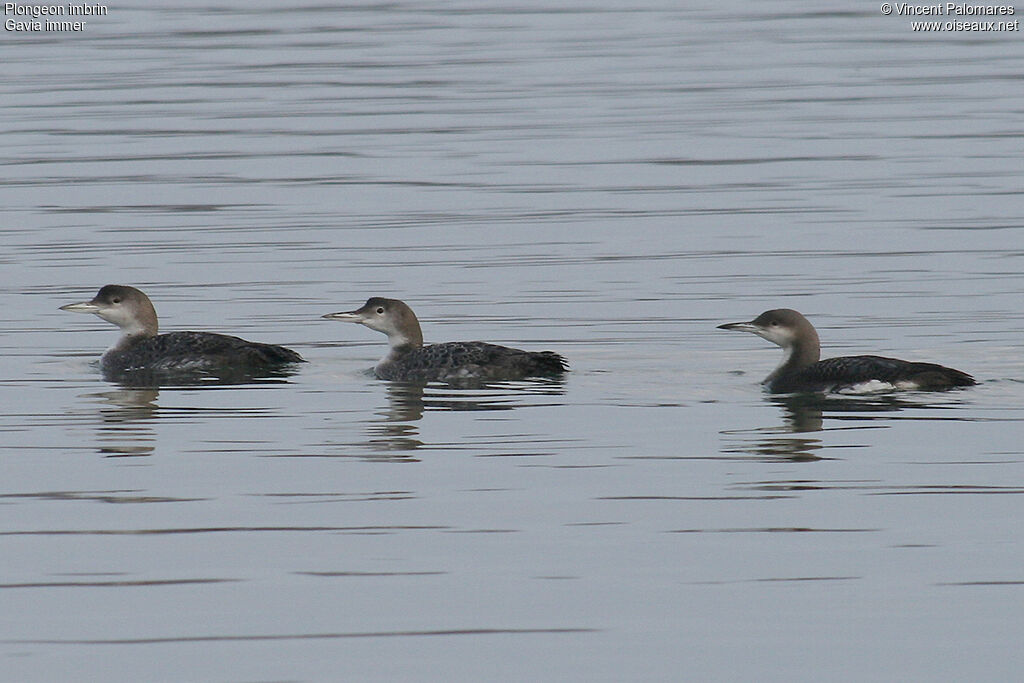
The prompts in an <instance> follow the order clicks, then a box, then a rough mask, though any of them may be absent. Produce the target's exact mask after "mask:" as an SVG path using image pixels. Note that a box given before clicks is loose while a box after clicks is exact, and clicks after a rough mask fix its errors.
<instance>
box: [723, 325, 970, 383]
mask: <svg viewBox="0 0 1024 683" xmlns="http://www.w3.org/2000/svg"><path fill="white" fill-rule="evenodd" d="M718 328H719V329H722V330H740V331H742V332H751V333H753V334H756V335H757V336H759V337H763V338H765V339H767V340H768V341H770V342H772V343H775V344H778V345H779V346H781V347H782V350H783V351H784V352H785V356H784V357H783V359H782V363H781V364H780V365H779V367H777V368H775V371H774V372H772V374H770V375H768V377H766V378H765V380H764V382H762V384H764V386H765V388H766V389H767V390H768V391H770V392H773V393H776V394H786V393H793V392H844V391H850V392H857V391H892V390H897V389H901V390H923V391H938V390H943V389H952V388H954V387H967V386H971V385H973V384H975V383H976V382H975V381H974V378H973V377H971V376H970V375H968V374H967V373H964V372H960V371H959V370H954V369H952V368H947V367H944V366H942V365H936V364H935V363H914V362H911V361H905V360H898V359H896V358H882V357H881V356H841V357H839V358H829V359H827V360H818V359H819V358H820V357H821V345H820V342H819V341H818V333H817V331H816V330H815V329H814V326H813V325H811V323H810V322H809V321H808V320H807V318H805V317H804V316H803V315H801V314H800V313H798V312H796V311H794V310H792V309H789V308H778V309H775V310H772V311H765V312H764V313H762V314H761V315H759V316H757V317H756V318H755V319H753V320H751V321H750V322H746V323H728V324H726V325H719V326H718Z"/></svg>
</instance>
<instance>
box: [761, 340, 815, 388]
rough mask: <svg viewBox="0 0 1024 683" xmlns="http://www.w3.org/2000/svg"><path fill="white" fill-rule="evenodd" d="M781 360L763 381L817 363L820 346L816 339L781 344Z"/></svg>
mask: <svg viewBox="0 0 1024 683" xmlns="http://www.w3.org/2000/svg"><path fill="white" fill-rule="evenodd" d="M782 351H783V357H782V362H781V363H779V366H778V367H777V368H775V370H773V371H772V374H770V375H768V377H766V378H765V380H764V381H765V382H771V381H773V380H776V379H778V378H779V377H782V376H784V375H788V374H791V373H794V372H797V371H799V370H803V369H804V368H806V367H807V366H808V365H813V364H814V363H817V362H818V360H820V358H821V347H820V346H819V345H818V343H817V340H814V342H811V341H810V340H808V341H799V340H798V341H795V342H793V343H792V344H790V345H789V346H783V347H782Z"/></svg>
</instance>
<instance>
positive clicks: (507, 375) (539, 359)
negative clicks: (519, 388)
mask: <svg viewBox="0 0 1024 683" xmlns="http://www.w3.org/2000/svg"><path fill="white" fill-rule="evenodd" d="M568 369H569V365H568V363H567V361H566V360H565V358H563V357H562V356H560V355H558V354H557V353H555V352H553V351H522V350H520V349H512V348H509V347H507V346H498V345H497V344H487V343H485V342H445V343H442V344H430V345H429V346H422V347H418V348H407V349H400V350H396V351H395V352H393V353H392V354H390V355H389V356H388V357H387V358H385V359H384V360H382V361H381V362H380V363H378V364H377V367H375V368H374V373H375V374H376V375H377V377H379V378H380V379H387V380H424V381H447V380H453V379H484V380H513V379H524V378H526V377H549V376H555V375H560V374H562V373H564V372H566V371H567V370H568Z"/></svg>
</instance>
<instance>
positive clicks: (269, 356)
mask: <svg viewBox="0 0 1024 683" xmlns="http://www.w3.org/2000/svg"><path fill="white" fill-rule="evenodd" d="M61 309H62V310H65V311H74V312H78V313H93V314H95V315H98V316H99V317H101V318H103V319H104V320H106V321H107V322H110V323H113V324H114V325H117V326H118V327H119V328H120V329H121V333H122V334H121V338H120V339H118V341H117V343H116V344H114V346H112V347H110V348H109V349H107V351H106V352H105V353H104V354H103V356H102V357H101V358H100V368H101V369H102V370H103V372H104V374H105V375H107V376H108V377H110V378H114V379H117V378H119V377H120V376H122V375H129V374H130V375H133V376H141V375H145V376H146V377H148V378H149V379H152V380H156V379H159V377H160V375H163V374H166V375H169V376H170V375H173V376H174V377H175V378H178V377H181V376H184V375H189V374H192V375H200V376H215V377H222V378H244V377H257V376H260V375H262V374H265V373H271V372H273V371H276V370H280V369H281V368H283V367H285V366H288V365H290V364H292V363H302V362H304V361H303V359H302V356H300V355H299V354H298V353H296V352H295V351H292V350H291V349H288V348H285V347H283V346H277V345H275V344H261V343H259V342H250V341H246V340H245V339H241V338H239V337H232V336H229V335H225V334H215V333H213V332H171V333H168V334H158V332H159V322H158V320H157V316H156V309H154V308H153V303H152V302H151V301H150V300H149V297H148V296H146V295H145V294H144V293H143V292H141V291H140V290H138V289H136V288H134V287H128V286H126V285H106V286H105V287H103V288H102V289H100V291H99V293H97V294H96V296H95V297H94V298H93V299H92V301H83V302H81V303H77V304H68V305H66V306H61Z"/></svg>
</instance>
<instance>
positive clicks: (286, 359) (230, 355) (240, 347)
mask: <svg viewBox="0 0 1024 683" xmlns="http://www.w3.org/2000/svg"><path fill="white" fill-rule="evenodd" d="M302 362H303V360H302V356H300V355H299V354H297V353H296V352H294V351H292V350H291V349H288V348H285V347H283V346H277V345H275V344H261V343H259V342H251V341H246V340H245V339H242V338H240V337H232V336H230V335H226V334H215V333H212V332H169V333H167V334H161V335H158V336H156V337H142V338H139V339H133V340H131V341H129V342H128V343H127V344H125V345H124V346H119V347H117V348H115V349H111V350H110V351H109V352H108V353H105V354H104V355H103V358H102V359H101V361H100V366H101V367H102V368H103V371H104V372H115V373H116V372H125V371H129V370H140V369H145V370H151V371H167V372H183V371H195V372H212V373H214V374H216V372H217V371H219V370H240V371H242V370H249V371H252V370H270V369H274V368H279V367H281V366H282V365H287V364H289V363H302Z"/></svg>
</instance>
